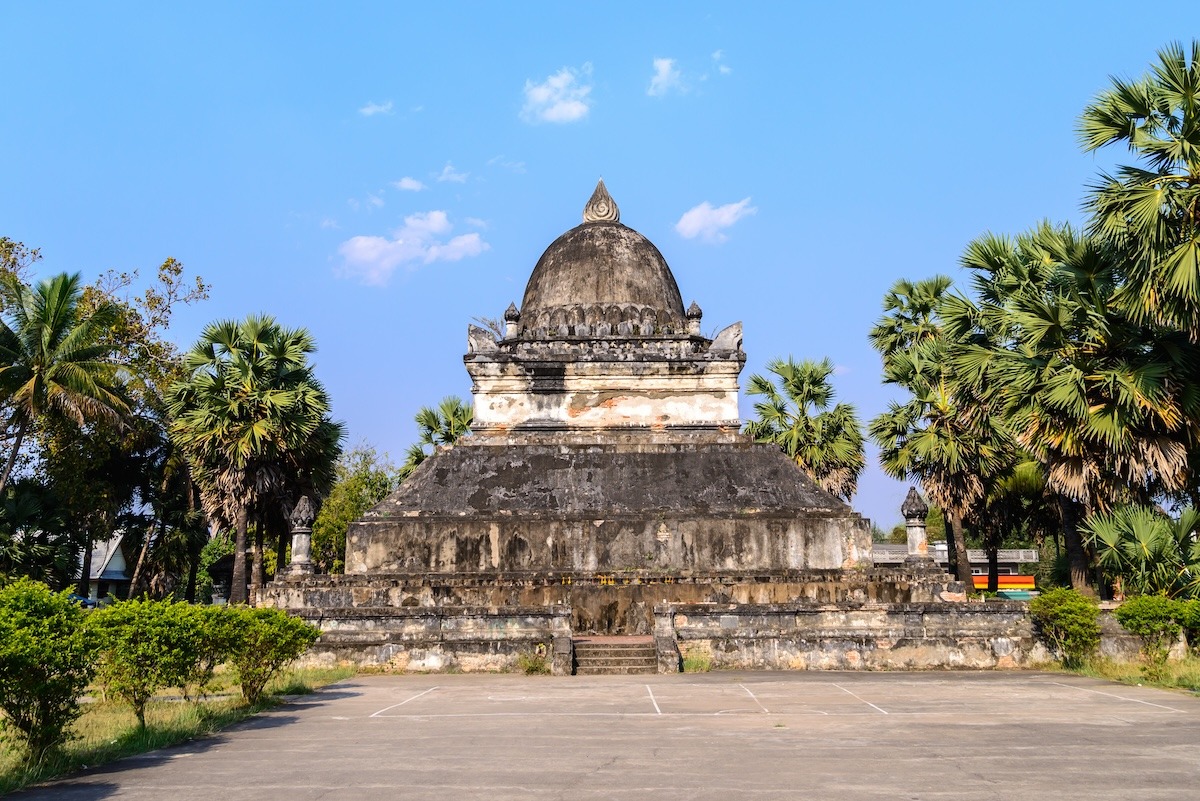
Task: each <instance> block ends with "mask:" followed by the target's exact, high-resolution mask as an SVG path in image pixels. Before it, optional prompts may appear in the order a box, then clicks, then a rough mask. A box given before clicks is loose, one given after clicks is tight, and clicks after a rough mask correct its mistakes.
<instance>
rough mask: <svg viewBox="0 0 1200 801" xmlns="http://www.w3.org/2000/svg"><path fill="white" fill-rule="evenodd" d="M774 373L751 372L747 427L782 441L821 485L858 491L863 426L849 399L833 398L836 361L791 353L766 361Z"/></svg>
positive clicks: (841, 493) (848, 494)
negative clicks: (751, 400) (798, 358)
mask: <svg viewBox="0 0 1200 801" xmlns="http://www.w3.org/2000/svg"><path fill="white" fill-rule="evenodd" d="M767 370H768V371H769V372H770V373H771V374H772V375H771V376H770V377H767V376H762V375H753V376H751V377H750V386H749V389H748V390H747V392H748V394H750V395H755V396H758V397H759V398H761V399H760V400H757V401H755V403H754V414H755V419H754V420H751V421H750V422H749V423H747V424H746V433H747V434H749V435H750V436H751V437H753V438H754V439H755V440H757V441H759V442H772V443H775V444H776V445H778V446H779V447H780V448H781V449H782V450H783V452H784V453H786V454H787V456H788V458H789V459H791V460H792V461H794V462H795V463H796V464H797V465H799V467H800V469H802V470H804V472H806V473H808V475H809V476H810V477H811V478H812V479H813V481H815V482H816V483H817V485H818V486H820V487H821V489H823V490H825V491H826V492H829V493H831V494H833V495H836V496H837V497H839V498H841V499H842V500H844V501H847V502H848V501H849V500H850V499H851V498H853V497H854V493H855V491H856V490H857V488H858V477H859V476H860V475H861V474H862V471H863V468H864V467H866V458H865V456H864V455H863V435H862V426H861V425H860V423H859V421H858V414H857V412H856V411H855V409H854V407H853V406H852V405H851V404H849V403H838V404H833V397H834V390H833V385H832V384H831V382H830V380H829V379H830V377H831V376H832V375H833V372H834V370H833V362H831V361H829V360H828V359H824V360H822V361H820V362H815V361H809V360H803V361H800V362H797V361H795V360H793V359H792V357H790V356H789V357H788V358H787V359H786V360H784V359H775V360H773V361H771V362H770V363H769V364H768V365H767Z"/></svg>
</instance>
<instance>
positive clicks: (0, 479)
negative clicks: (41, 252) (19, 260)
mask: <svg viewBox="0 0 1200 801" xmlns="http://www.w3.org/2000/svg"><path fill="white" fill-rule="evenodd" d="M82 295H83V290H82V288H81V286H80V279H79V274H78V273H76V274H74V275H68V274H66V273H63V274H62V275H57V276H54V277H53V278H50V279H48V280H45V281H42V282H40V283H39V284H38V285H37V286H35V287H32V288H31V287H29V286H26V285H25V284H23V283H22V282H21V281H20V279H18V278H17V276H16V275H15V274H12V273H6V274H0V303H2V304H3V309H2V313H0V403H3V405H4V408H5V409H6V411H7V413H8V417H9V419H8V425H9V427H10V428H12V429H14V430H15V434H14V441H13V444H12V446H11V450H10V451H9V454H8V460H7V462H6V463H5V465H4V472H3V473H0V492H3V490H4V487H5V485H6V484H7V483H8V480H9V477H10V475H11V474H12V470H13V466H14V465H15V464H16V461H17V455H18V454H19V453H20V451H21V445H22V444H23V442H24V440H25V437H26V435H27V434H28V433H29V431H30V428H31V427H32V426H34V425H35V424H37V423H38V421H39V420H40V419H42V418H43V417H45V416H46V415H53V416H55V417H59V418H62V419H64V420H68V421H70V422H71V423H73V424H74V425H76V426H82V425H84V424H85V423H87V422H88V421H92V420H109V421H116V420H119V419H120V417H121V416H122V415H123V414H124V413H125V412H126V411H127V410H128V403H127V402H126V399H125V398H124V396H123V394H122V391H121V386H120V380H119V379H120V375H119V371H118V369H117V367H116V364H115V362H114V360H113V356H114V353H113V351H114V348H113V346H112V345H111V344H105V343H104V342H103V335H104V332H105V329H106V328H107V327H108V326H110V325H111V324H113V322H114V321H115V320H116V317H117V309H116V307H115V306H114V305H112V304H111V303H103V302H102V303H99V304H97V305H96V307H95V309H94V310H93V311H92V312H91V314H88V315H86V316H85V315H83V314H82V313H81V310H80V299H81V298H82Z"/></svg>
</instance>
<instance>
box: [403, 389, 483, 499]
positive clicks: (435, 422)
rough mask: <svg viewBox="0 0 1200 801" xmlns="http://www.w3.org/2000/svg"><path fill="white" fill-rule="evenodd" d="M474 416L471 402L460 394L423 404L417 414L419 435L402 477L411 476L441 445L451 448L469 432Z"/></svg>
mask: <svg viewBox="0 0 1200 801" xmlns="http://www.w3.org/2000/svg"><path fill="white" fill-rule="evenodd" d="M474 417H475V413H474V410H473V409H472V408H471V404H469V403H465V402H463V400H462V398H460V397H458V396H457V395H450V396H447V397H445V398H442V400H441V402H440V403H439V404H438V405H437V406H436V407H433V406H422V407H421V409H420V411H418V412H417V414H416V417H415V419H416V422H417V431H418V434H419V438H418V440H417V441H416V442H415V443H413V444H412V445H411V446H409V449H408V451H406V452H405V454H404V456H405V458H404V464H403V465H401V467H400V480H401V481H403V480H404V479H406V478H408V477H409V476H410V475H412V473H413V471H414V470H416V469H417V467H419V466H420V465H421V463H422V462H424V461H425V460H426V459H428V458H429V457H430V456H432V455H433V454H434V453H436V452H437V449H438V448H442V447H450V446H452V445H454V443H456V442H458V440H459V437H462V436H465V435H466V434H468V433H470V431H471V422H472V420H473V419H474Z"/></svg>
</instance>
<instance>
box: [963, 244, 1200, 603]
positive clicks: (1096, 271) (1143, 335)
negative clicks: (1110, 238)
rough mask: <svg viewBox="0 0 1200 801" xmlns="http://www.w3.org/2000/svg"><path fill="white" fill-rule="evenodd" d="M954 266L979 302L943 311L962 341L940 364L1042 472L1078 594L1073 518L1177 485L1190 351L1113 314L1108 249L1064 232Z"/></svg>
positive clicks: (1187, 428) (1187, 434)
mask: <svg viewBox="0 0 1200 801" xmlns="http://www.w3.org/2000/svg"><path fill="white" fill-rule="evenodd" d="M963 264H964V266H965V267H967V268H968V269H970V270H972V271H973V273H974V283H975V288H976V294H977V296H978V298H979V302H978V303H976V302H975V301H972V300H969V299H967V298H965V297H961V296H954V297H950V298H948V299H947V301H946V302H945V303H944V304H943V306H942V309H941V313H942V315H943V319H944V320H945V323H946V329H947V332H948V334H949V335H950V337H951V338H952V339H956V340H958V341H961V342H963V343H964V344H963V345H962V347H960V348H957V349H956V350H955V351H954V352H953V353H952V354H951V355H950V357H949V361H950V363H951V366H952V368H953V370H954V373H955V375H956V377H957V380H958V381H959V382H960V383H961V384H962V385H963V386H965V387H967V388H969V389H970V390H971V391H974V392H976V393H978V394H979V395H980V396H981V398H983V399H984V401H985V403H987V404H988V405H989V406H991V407H992V408H993V409H994V410H995V413H996V414H997V415H998V416H999V417H1000V418H1001V419H1003V420H1004V421H1005V425H1006V426H1007V427H1008V429H1009V430H1010V431H1011V432H1012V434H1013V436H1014V437H1015V439H1016V440H1017V441H1018V442H1019V443H1020V445H1021V446H1022V447H1023V448H1024V449H1025V450H1026V451H1027V452H1028V453H1029V454H1031V455H1032V456H1033V457H1034V458H1035V459H1037V460H1038V461H1039V462H1040V463H1041V464H1042V465H1043V466H1044V468H1045V473H1046V481H1047V485H1048V486H1049V488H1050V489H1051V490H1053V491H1054V492H1055V493H1056V494H1057V496H1058V498H1059V501H1060V507H1061V514H1062V518H1063V533H1064V540H1065V542H1066V546H1067V555H1068V558H1069V560H1070V563H1071V575H1072V584H1073V585H1074V586H1075V587H1076V588H1077V589H1081V590H1086V589H1087V588H1088V586H1089V582H1088V562H1089V560H1088V558H1087V554H1086V551H1085V550H1084V547H1083V541H1082V538H1081V537H1080V534H1079V531H1078V523H1079V521H1080V520H1081V519H1082V517H1083V516H1085V515H1086V514H1087V513H1089V512H1090V511H1093V510H1101V511H1102V510H1105V509H1109V508H1111V507H1112V506H1113V505H1114V504H1116V503H1120V502H1124V501H1128V500H1139V501H1142V502H1147V501H1148V500H1149V499H1150V498H1152V497H1155V496H1156V495H1157V494H1159V493H1162V492H1178V491H1180V490H1182V489H1183V487H1184V486H1185V480H1186V477H1187V470H1186V468H1187V453H1188V443H1189V442H1195V440H1196V431H1195V421H1196V420H1197V411H1198V408H1197V399H1196V397H1195V392H1194V391H1193V389H1192V387H1191V385H1192V378H1191V377H1193V376H1195V374H1196V364H1195V355H1194V348H1189V347H1188V346H1187V345H1188V343H1187V340H1186V337H1184V336H1183V335H1180V334H1178V333H1176V334H1172V333H1171V332H1169V331H1160V330H1154V331H1150V330H1148V329H1146V328H1145V327H1144V326H1141V325H1139V324H1137V323H1136V321H1135V320H1134V319H1132V318H1131V317H1130V315H1128V314H1126V313H1124V312H1122V311H1121V310H1120V309H1119V308H1118V307H1117V305H1116V304H1115V303H1114V302H1113V299H1114V295H1115V294H1116V292H1117V290H1118V286H1119V284H1118V275H1117V267H1118V265H1119V261H1118V257H1117V255H1116V253H1115V251H1114V250H1113V249H1112V248H1110V247H1109V246H1107V245H1106V244H1105V243H1103V242H1101V241H1098V240H1096V239H1094V238H1090V237H1085V236H1080V235H1079V234H1077V233H1076V232H1074V231H1073V230H1072V229H1071V228H1069V227H1067V226H1063V227H1053V226H1050V225H1048V224H1043V225H1042V226H1040V227H1038V228H1037V229H1035V230H1034V231H1031V232H1030V233H1028V234H1024V235H1022V236H1020V237H1018V238H1017V239H1015V240H1010V239H1007V238H1004V237H996V236H991V235H989V236H985V237H983V238H981V239H980V240H977V241H976V242H973V243H972V244H971V245H970V246H969V247H968V248H967V251H966V254H965V255H964V257H963Z"/></svg>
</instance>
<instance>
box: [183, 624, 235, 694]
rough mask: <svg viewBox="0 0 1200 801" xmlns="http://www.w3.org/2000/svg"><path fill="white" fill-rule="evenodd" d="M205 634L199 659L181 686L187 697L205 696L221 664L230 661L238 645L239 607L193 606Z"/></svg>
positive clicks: (198, 651) (197, 657)
mask: <svg viewBox="0 0 1200 801" xmlns="http://www.w3.org/2000/svg"><path fill="white" fill-rule="evenodd" d="M190 614H192V615H194V616H195V617H196V618H197V624H198V625H199V627H200V630H201V632H202V636H201V637H200V639H199V642H198V643H197V647H196V652H195V660H194V661H193V662H192V664H191V665H190V667H189V668H188V671H187V674H186V676H185V677H184V682H183V684H182V685H181V689H182V690H183V694H184V697H185V698H189V699H190V698H192V697H193V696H199V697H204V696H205V695H207V694H208V691H209V689H210V687H211V686H212V680H213V673H214V672H215V671H216V669H217V666H218V665H220V664H222V663H224V662H226V661H228V660H229V659H230V658H231V657H232V656H233V653H234V649H235V648H237V644H238V619H239V610H238V609H237V608H236V607H229V606H192V607H190Z"/></svg>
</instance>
